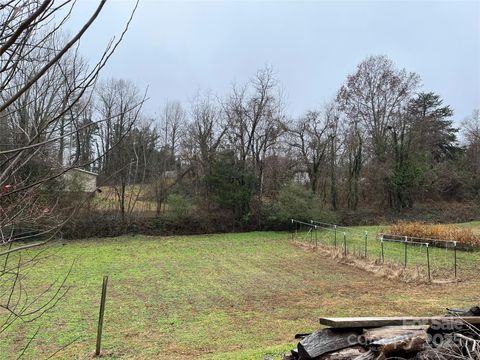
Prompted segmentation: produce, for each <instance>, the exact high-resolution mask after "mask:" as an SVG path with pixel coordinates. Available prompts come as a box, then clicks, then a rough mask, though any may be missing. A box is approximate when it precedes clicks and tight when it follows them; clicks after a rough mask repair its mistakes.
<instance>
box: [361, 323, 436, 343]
mask: <svg viewBox="0 0 480 360" xmlns="http://www.w3.org/2000/svg"><path fill="white" fill-rule="evenodd" d="M428 328H429V325H418V326H411V327H405V326H384V327H379V328H373V329H366V330H364V331H363V334H362V335H361V336H360V343H361V344H362V345H368V344H371V343H373V342H374V341H377V340H381V339H385V338H392V337H395V336H404V335H410V334H413V335H415V334H425V335H426V332H427V330H428Z"/></svg>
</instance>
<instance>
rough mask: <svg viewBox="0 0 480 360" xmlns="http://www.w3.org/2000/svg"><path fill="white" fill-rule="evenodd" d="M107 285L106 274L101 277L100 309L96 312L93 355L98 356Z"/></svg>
mask: <svg viewBox="0 0 480 360" xmlns="http://www.w3.org/2000/svg"><path fill="white" fill-rule="evenodd" d="M107 285H108V276H104V277H103V283H102V296H101V298H100V311H99V314H98V328H97V345H96V347H95V355H96V356H99V355H100V351H101V345H102V331H103V315H104V313H105V301H106V300H107Z"/></svg>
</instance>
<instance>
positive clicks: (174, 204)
mask: <svg viewBox="0 0 480 360" xmlns="http://www.w3.org/2000/svg"><path fill="white" fill-rule="evenodd" d="M167 208H168V216H169V217H173V218H183V217H185V216H187V215H188V214H189V213H190V210H191V209H192V208H193V204H192V202H191V201H190V199H188V198H187V197H186V196H184V195H181V194H171V195H170V196H169V197H168V199H167Z"/></svg>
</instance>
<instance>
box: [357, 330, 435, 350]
mask: <svg viewBox="0 0 480 360" xmlns="http://www.w3.org/2000/svg"><path fill="white" fill-rule="evenodd" d="M363 336H365V339H366V340H367V341H368V339H370V340H371V342H370V343H368V344H367V346H368V347H369V348H370V349H372V350H374V351H376V352H380V353H382V354H384V355H388V354H391V353H399V352H401V353H411V352H418V351H421V350H423V349H424V348H425V344H426V343H427V341H428V335H427V332H426V331H425V330H424V329H420V330H417V329H399V328H397V329H393V328H388V329H385V328H383V329H373V330H371V331H368V332H366V333H364V334H363Z"/></svg>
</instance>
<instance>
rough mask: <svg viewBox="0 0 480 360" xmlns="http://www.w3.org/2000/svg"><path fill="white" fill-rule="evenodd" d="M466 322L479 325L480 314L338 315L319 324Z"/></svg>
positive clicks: (337, 325)
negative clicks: (449, 315)
mask: <svg viewBox="0 0 480 360" xmlns="http://www.w3.org/2000/svg"><path fill="white" fill-rule="evenodd" d="M464 323H468V324H470V325H480V316H459V317H453V316H451V317H446V316H433V317H413V316H407V317H339V318H320V324H322V325H326V326H330V327H332V328H369V327H370V328H371V327H381V326H412V325H437V326H456V325H462V324H464Z"/></svg>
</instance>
